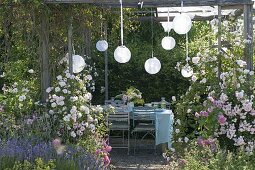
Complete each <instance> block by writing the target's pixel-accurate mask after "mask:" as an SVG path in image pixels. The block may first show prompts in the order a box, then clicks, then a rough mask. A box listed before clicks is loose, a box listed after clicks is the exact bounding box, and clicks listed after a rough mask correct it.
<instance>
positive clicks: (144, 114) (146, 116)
mask: <svg viewBox="0 0 255 170" xmlns="http://www.w3.org/2000/svg"><path fill="white" fill-rule="evenodd" d="M135 121H140V122H141V121H151V122H152V123H154V122H155V109H154V108H152V107H148V106H146V107H134V109H133V125H135Z"/></svg>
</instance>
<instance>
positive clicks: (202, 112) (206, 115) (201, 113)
mask: <svg viewBox="0 0 255 170" xmlns="http://www.w3.org/2000/svg"><path fill="white" fill-rule="evenodd" d="M200 116H203V117H208V112H207V111H201V112H200Z"/></svg>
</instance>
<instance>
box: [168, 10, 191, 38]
mask: <svg viewBox="0 0 255 170" xmlns="http://www.w3.org/2000/svg"><path fill="white" fill-rule="evenodd" d="M173 25H174V26H173V27H174V31H175V32H176V33H177V34H186V33H188V32H189V30H190V29H191V26H192V21H191V19H190V17H189V16H188V15H187V14H184V13H182V14H180V15H177V16H176V17H174V20H173Z"/></svg>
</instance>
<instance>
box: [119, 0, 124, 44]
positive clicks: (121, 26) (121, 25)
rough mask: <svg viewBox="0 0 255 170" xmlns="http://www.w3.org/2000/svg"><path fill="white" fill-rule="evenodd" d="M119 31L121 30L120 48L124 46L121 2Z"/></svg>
mask: <svg viewBox="0 0 255 170" xmlns="http://www.w3.org/2000/svg"><path fill="white" fill-rule="evenodd" d="M120 15H121V17H120V29H121V46H124V43H123V7H122V0H120Z"/></svg>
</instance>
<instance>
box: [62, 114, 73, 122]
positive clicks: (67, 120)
mask: <svg viewBox="0 0 255 170" xmlns="http://www.w3.org/2000/svg"><path fill="white" fill-rule="evenodd" d="M70 118H71V115H70V114H68V115H66V116H65V117H64V118H63V119H64V121H65V122H69V121H70Z"/></svg>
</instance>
